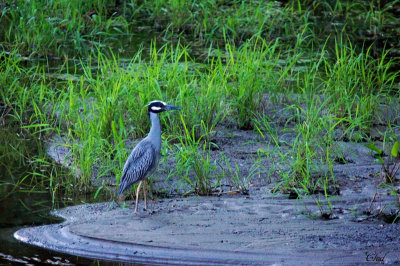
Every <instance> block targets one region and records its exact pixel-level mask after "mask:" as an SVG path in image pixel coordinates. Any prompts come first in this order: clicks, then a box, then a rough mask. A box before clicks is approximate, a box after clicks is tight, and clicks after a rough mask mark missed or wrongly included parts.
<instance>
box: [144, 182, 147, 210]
mask: <svg viewBox="0 0 400 266" xmlns="http://www.w3.org/2000/svg"><path fill="white" fill-rule="evenodd" d="M146 185H147V182H146V180H144V181H143V196H144V209H145V210H147V191H146Z"/></svg>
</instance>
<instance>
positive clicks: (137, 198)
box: [135, 181, 142, 213]
mask: <svg viewBox="0 0 400 266" xmlns="http://www.w3.org/2000/svg"><path fill="white" fill-rule="evenodd" d="M141 185H142V181H140V182H139V185H138V187H137V189H136V205H135V213H137V208H138V203H139V192H140V186H141Z"/></svg>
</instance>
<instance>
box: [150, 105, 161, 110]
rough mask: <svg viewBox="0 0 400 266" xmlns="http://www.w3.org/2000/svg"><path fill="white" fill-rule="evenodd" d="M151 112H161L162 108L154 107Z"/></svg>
mask: <svg viewBox="0 0 400 266" xmlns="http://www.w3.org/2000/svg"><path fill="white" fill-rule="evenodd" d="M151 110H153V111H160V110H161V107H157V106H152V107H151Z"/></svg>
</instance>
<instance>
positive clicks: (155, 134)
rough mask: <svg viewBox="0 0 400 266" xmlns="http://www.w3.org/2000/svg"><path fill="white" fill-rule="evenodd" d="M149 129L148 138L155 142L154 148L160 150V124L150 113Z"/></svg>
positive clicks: (156, 117) (155, 116) (153, 114)
mask: <svg viewBox="0 0 400 266" xmlns="http://www.w3.org/2000/svg"><path fill="white" fill-rule="evenodd" d="M150 120H151V128H150V132H149V137H150V138H151V139H153V140H155V141H156V143H155V144H156V148H157V149H158V150H160V149H161V124H160V119H159V118H158V116H157V114H155V113H152V112H150Z"/></svg>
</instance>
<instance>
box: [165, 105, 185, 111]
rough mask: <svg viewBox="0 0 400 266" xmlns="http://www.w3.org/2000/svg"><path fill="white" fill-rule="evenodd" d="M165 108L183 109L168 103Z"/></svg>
mask: <svg viewBox="0 0 400 266" xmlns="http://www.w3.org/2000/svg"><path fill="white" fill-rule="evenodd" d="M165 110H181V108H180V107H178V106H175V105H167V106H165Z"/></svg>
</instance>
